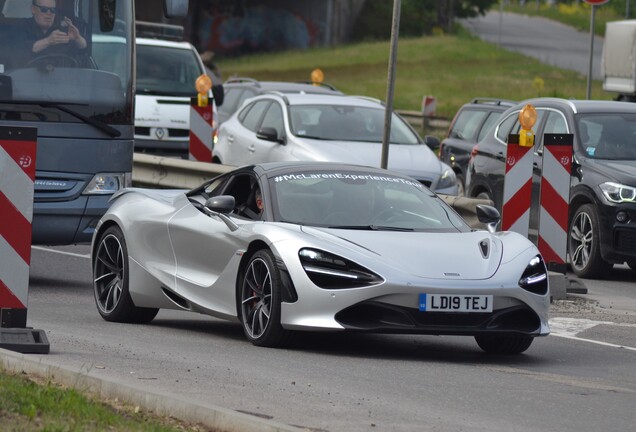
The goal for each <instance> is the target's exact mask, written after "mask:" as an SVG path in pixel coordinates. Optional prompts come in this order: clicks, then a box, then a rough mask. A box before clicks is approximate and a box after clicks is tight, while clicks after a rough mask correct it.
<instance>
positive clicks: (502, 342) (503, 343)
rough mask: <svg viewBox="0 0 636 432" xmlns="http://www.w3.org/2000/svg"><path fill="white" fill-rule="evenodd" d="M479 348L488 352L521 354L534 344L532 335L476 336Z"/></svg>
mask: <svg viewBox="0 0 636 432" xmlns="http://www.w3.org/2000/svg"><path fill="white" fill-rule="evenodd" d="M475 340H476V341H477V345H479V348H481V349H482V350H484V351H485V352H487V353H488V354H508V355H509V354H521V353H522V352H524V351H525V350H527V349H528V348H530V345H532V341H533V340H534V338H533V337H532V336H517V335H500V336H475Z"/></svg>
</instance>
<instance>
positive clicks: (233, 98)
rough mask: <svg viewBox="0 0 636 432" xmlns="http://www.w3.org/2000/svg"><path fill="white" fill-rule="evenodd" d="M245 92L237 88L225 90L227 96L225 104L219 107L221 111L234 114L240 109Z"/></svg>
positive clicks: (224, 99)
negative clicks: (240, 98)
mask: <svg viewBox="0 0 636 432" xmlns="http://www.w3.org/2000/svg"><path fill="white" fill-rule="evenodd" d="M242 93H243V91H242V90H241V89H237V88H231V87H229V88H225V95H224V96H223V104H222V105H221V106H220V107H219V111H221V112H224V113H227V114H232V113H233V112H234V111H236V109H237V108H238V106H239V105H238V102H239V97H240V96H241V94H242Z"/></svg>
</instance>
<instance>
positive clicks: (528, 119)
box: [519, 104, 537, 147]
mask: <svg viewBox="0 0 636 432" xmlns="http://www.w3.org/2000/svg"><path fill="white" fill-rule="evenodd" d="M536 122H537V110H536V109H534V107H533V106H532V105H530V104H526V106H524V107H523V109H522V110H521V111H520V112H519V123H521V130H520V131H519V145H520V146H521V147H532V146H533V145H534V132H532V126H534V124H535V123H536Z"/></svg>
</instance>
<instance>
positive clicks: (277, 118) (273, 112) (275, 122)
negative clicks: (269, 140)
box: [260, 102, 284, 138]
mask: <svg viewBox="0 0 636 432" xmlns="http://www.w3.org/2000/svg"><path fill="white" fill-rule="evenodd" d="M260 127H261V128H264V127H271V128H274V129H276V133H277V134H278V137H279V138H280V137H282V136H283V132H284V127H283V111H282V110H281V108H280V105H278V104H277V103H275V102H273V103H272V104H271V105H270V106H269V108H268V109H267V112H266V113H265V117H263V122H262V123H261V126H260Z"/></svg>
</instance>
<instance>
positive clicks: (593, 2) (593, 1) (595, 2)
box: [583, 0, 609, 99]
mask: <svg viewBox="0 0 636 432" xmlns="http://www.w3.org/2000/svg"><path fill="white" fill-rule="evenodd" d="M583 1H585V3H587V4H589V5H590V9H591V11H590V60H589V63H588V68H587V92H586V93H585V94H586V97H585V98H586V99H591V98H592V64H593V61H592V60H593V59H594V15H595V14H596V6H600V5H604V4H605V3H607V2H609V0H583Z"/></svg>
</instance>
